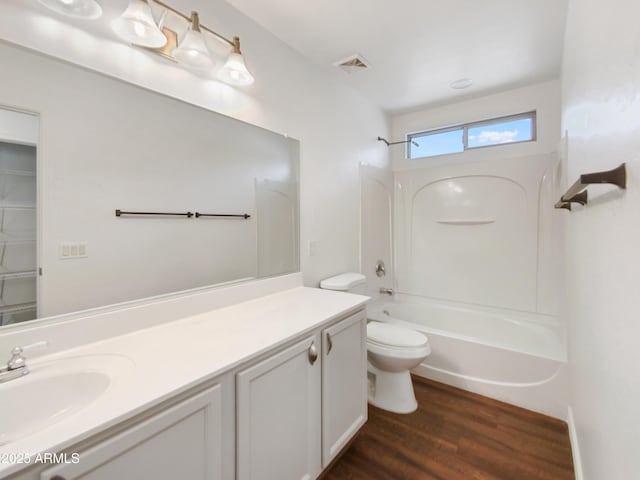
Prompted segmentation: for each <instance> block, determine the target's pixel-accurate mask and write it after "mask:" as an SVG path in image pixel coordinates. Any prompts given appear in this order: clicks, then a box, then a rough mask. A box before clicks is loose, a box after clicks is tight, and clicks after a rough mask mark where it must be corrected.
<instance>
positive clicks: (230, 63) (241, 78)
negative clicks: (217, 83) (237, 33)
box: [218, 37, 254, 85]
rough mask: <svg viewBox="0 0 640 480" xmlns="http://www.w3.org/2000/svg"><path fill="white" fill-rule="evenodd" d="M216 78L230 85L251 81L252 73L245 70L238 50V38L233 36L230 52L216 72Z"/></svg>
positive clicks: (250, 82)
mask: <svg viewBox="0 0 640 480" xmlns="http://www.w3.org/2000/svg"><path fill="white" fill-rule="evenodd" d="M218 78H219V79H220V80H222V81H223V82H226V83H230V84H232V85H251V84H252V83H253V81H254V79H253V75H251V73H249V70H247V66H246V65H245V64H244V58H242V53H241V52H240V38H238V37H233V46H232V47H231V53H230V54H229V57H228V58H227V61H226V62H225V64H224V66H223V67H222V68H221V69H220V71H219V72H218Z"/></svg>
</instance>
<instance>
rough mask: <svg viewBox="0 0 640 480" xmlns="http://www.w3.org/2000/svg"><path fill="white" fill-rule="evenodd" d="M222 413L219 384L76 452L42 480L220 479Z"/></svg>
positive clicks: (41, 479) (47, 471)
mask: <svg viewBox="0 0 640 480" xmlns="http://www.w3.org/2000/svg"><path fill="white" fill-rule="evenodd" d="M222 409H223V398H222V386H221V385H220V384H218V385H215V386H213V387H211V388H208V389H207V390H205V391H203V392H201V393H199V394H196V395H194V396H193V397H191V398H188V399H186V400H184V401H182V402H180V403H178V404H177V405H174V406H172V407H170V408H168V409H167V410H165V411H162V412H161V413H158V414H157V415H154V416H152V417H151V418H149V419H147V420H144V421H142V422H140V423H138V424H137V425H135V426H133V427H131V428H129V429H128V430H125V431H124V432H122V433H119V434H116V435H115V436H112V437H110V438H108V439H107V440H105V441H103V442H101V443H99V444H97V445H95V446H94V447H91V448H88V449H86V450H79V451H78V453H79V460H80V461H79V462H78V463H75V464H74V463H66V464H61V465H57V466H55V467H51V468H49V469H47V470H44V471H43V472H42V473H41V474H40V480H76V479H82V480H114V479H123V480H125V479H146V478H148V479H154V480H176V479H179V478H184V479H189V480H222V478H223V473H222V451H223V449H222V445H223V435H222V432H223V423H222ZM71 461H72V458H71V455H70V454H68V462H71Z"/></svg>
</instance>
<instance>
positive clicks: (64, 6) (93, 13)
mask: <svg viewBox="0 0 640 480" xmlns="http://www.w3.org/2000/svg"><path fill="white" fill-rule="evenodd" d="M40 3H41V4H42V5H44V6H45V7H47V8H48V9H50V10H53V11H54V12H56V13H61V14H62V15H67V16H69V17H78V18H87V19H91V20H93V19H96V18H99V17H100V16H101V15H102V7H101V6H100V4H99V3H98V2H96V0H40Z"/></svg>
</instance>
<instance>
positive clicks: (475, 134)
mask: <svg viewBox="0 0 640 480" xmlns="http://www.w3.org/2000/svg"><path fill="white" fill-rule="evenodd" d="M531 139H532V138H531V119H530V118H521V119H519V120H512V121H510V122H503V123H494V124H493V125H485V126H482V127H471V128H469V137H468V146H467V148H475V147H484V146H487V145H499V144H502V143H511V142H525V141H527V140H531Z"/></svg>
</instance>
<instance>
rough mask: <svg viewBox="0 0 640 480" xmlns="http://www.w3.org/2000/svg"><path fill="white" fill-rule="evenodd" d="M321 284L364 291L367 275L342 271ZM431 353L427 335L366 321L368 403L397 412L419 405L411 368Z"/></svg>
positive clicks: (349, 290)
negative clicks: (414, 390) (410, 371)
mask: <svg viewBox="0 0 640 480" xmlns="http://www.w3.org/2000/svg"><path fill="white" fill-rule="evenodd" d="M320 288H324V289H328V290H338V291H343V292H349V293H359V294H364V292H365V289H366V277H365V276H364V275H361V274H359V273H343V274H342V275H337V276H335V277H331V278H327V279H326V280H323V281H322V282H320ZM430 353H431V347H430V346H429V341H428V339H427V337H426V336H425V335H423V334H422V333H420V332H417V331H415V330H411V329H409V328H405V327H401V326H399V325H395V324H391V323H383V322H369V323H368V324H367V357H368V359H369V363H368V376H369V403H370V404H372V405H374V406H376V407H378V408H382V409H384V410H389V411H391V412H395V413H411V412H413V411H415V410H416V409H417V408H418V403H417V402H416V396H415V394H414V393H413V384H412V383H411V375H410V374H409V370H410V369H412V368H414V367H417V366H418V365H420V363H421V362H422V361H423V360H424V359H425V358H426V357H427V356H428V355H429V354H430Z"/></svg>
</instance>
